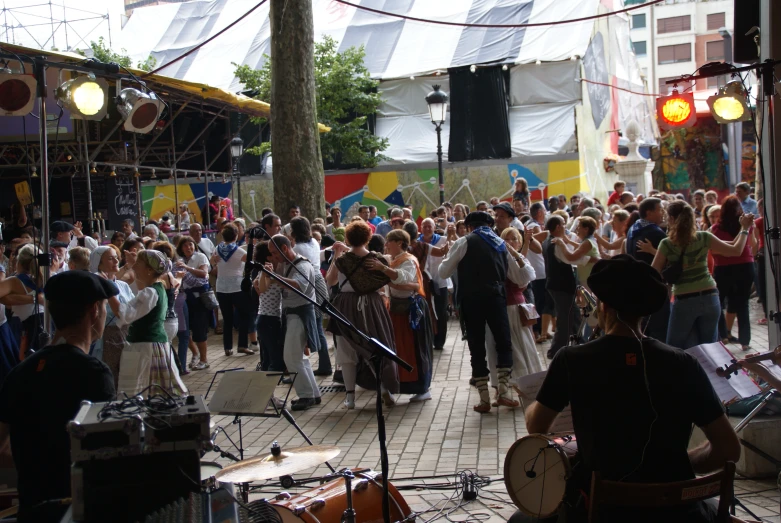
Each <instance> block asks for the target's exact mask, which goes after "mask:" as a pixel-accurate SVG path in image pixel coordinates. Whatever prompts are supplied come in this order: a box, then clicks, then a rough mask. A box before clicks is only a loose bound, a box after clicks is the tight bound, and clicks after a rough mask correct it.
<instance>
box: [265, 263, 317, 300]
mask: <svg viewBox="0 0 781 523" xmlns="http://www.w3.org/2000/svg"><path fill="white" fill-rule="evenodd" d="M294 261H295V260H294ZM291 265H293V263H292V262H287V263H283V264H282V265H281V266H279V267H278V268H277V274H281V275H282V276H284V277H285V278H288V279H291V280H295V281H296V283H298V290H300V291H301V292H302V293H304V294H305V295H306V296H308V297H309V298H311V299H314V298H315V269H314V267H312V264H311V263H310V262H309V261H308V260H303V261H300V262H298V263H297V264H296V267H295V268H294V267H291ZM296 268H297V269H298V271H296ZM299 271H300V274H299ZM273 285H280V284H279V283H274V284H273ZM308 303H309V302H308V301H307V300H305V299H304V298H302V297H301V296H299V295H298V293H295V292H293V291H291V290H290V289H288V288H287V287H283V288H282V307H283V308H285V307H300V306H301V305H306V304H308Z"/></svg>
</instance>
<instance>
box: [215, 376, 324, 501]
mask: <svg viewBox="0 0 781 523" xmlns="http://www.w3.org/2000/svg"><path fill="white" fill-rule="evenodd" d="M290 375H291V376H292V377H293V380H292V382H291V383H290V385H288V390H287V394H286V395H285V399H284V400H283V401H282V406H281V407H279V406H277V404H276V402H275V401H273V400H272V397H273V395H274V391H275V390H276V388H277V387H278V386H279V385H280V384H282V378H283V377H284V374H283V373H281V372H262V371H261V372H255V371H248V372H242V371H238V370H236V371H233V372H226V373H225V375H224V376H223V377H222V379H221V380H220V383H219V384H218V385H217V390H216V391H215V393H214V396H212V400H211V401H210V402H209V411H210V412H212V413H214V414H222V415H232V416H235V418H234V420H233V423H234V424H236V425H238V426H239V443H238V445H237V444H236V443H235V442H234V441H233V439H231V437H230V436H229V435H228V434H227V433H226V432H225V429H224V428H223V427H219V426H218V427H217V430H215V431H214V432H213V433H212V440H214V438H215V437H216V436H217V434H218V433H219V432H223V433H224V434H225V436H226V437H227V438H228V441H230V443H231V444H232V445H233V447H234V448H235V449H236V450H238V452H239V459H238V460H236V459H235V456H231V455H230V453H226V452H223V451H222V450H221V449H219V447H215V450H216V451H217V452H220V454H221V455H222V456H224V457H228V458H231V459H233V460H234V461H240V460H243V459H244V435H243V432H242V423H241V420H242V417H243V416H249V417H253V418H280V417H284V418H285V419H286V420H287V421H288V423H290V424H291V425H292V426H293V427H295V429H296V430H297V431H298V433H299V434H301V436H302V437H303V438H304V440H305V441H306V442H307V443H308V444H309V445H313V443H312V440H311V439H309V437H308V436H307V435H306V434H305V433H304V431H303V429H302V428H301V427H300V426H299V425H298V423H296V420H295V418H293V415H292V414H290V412H288V410H287V409H286V408H285V406H286V405H287V400H288V398H289V397H290V391H291V390H292V388H293V383H294V382H295V380H296V377H297V375H296V373H291V374H290ZM325 464H326V465H327V466H328V468H329V469H331V472H336V469H334V467H332V466H331V464H330V463H328V462H327V461H326V463H325ZM242 493H243V494H244V495H245V497H246V495H247V491H246V489H244V490H243V492H242ZM245 501H246V500H245Z"/></svg>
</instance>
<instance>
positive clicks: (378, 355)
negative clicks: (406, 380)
mask: <svg viewBox="0 0 781 523" xmlns="http://www.w3.org/2000/svg"><path fill="white" fill-rule="evenodd" d="M260 230H263V229H262V228H260ZM263 232H264V233H265V230H263ZM266 236H268V233H266ZM269 243H272V244H273V245H274V247H275V248H276V249H277V251H278V252H279V253H280V254H281V255H282V257H283V258H285V259H286V260H287V257H286V256H285V255H284V254H283V253H282V250H281V249H280V248H279V246H278V245H277V244H276V242H274V240H273V239H272V238H271V237H270V236H269ZM288 263H290V261H289V260H288ZM291 265H292V264H291ZM256 266H257V267H258V268H259V269H260V270H261V271H262V272H264V273H266V274H267V275H269V276H270V277H271V278H272V279H273V280H275V281H276V282H277V283H279V284H280V285H282V286H284V287H286V288H287V289H290V290H291V291H293V292H294V293H296V294H298V295H299V296H301V297H302V298H304V299H305V300H306V301H308V302H309V303H311V304H312V305H314V306H315V307H317V308H319V309H320V310H321V311H322V312H323V313H325V314H328V315H330V316H331V318H333V319H335V320H336V321H337V322H339V324H340V325H341V326H342V327H343V328H344V329H346V330H347V331H349V332H350V333H351V334H352V336H353V338H351V339H352V341H354V342H356V343H360V344H362V345H363V346H364V347H367V348H368V349H369V350H370V351H371V352H372V354H373V356H372V360H373V363H374V372H375V375H376V378H377V439H378V440H379V442H380V470H381V472H382V518H383V520H384V522H385V523H391V519H390V503H389V497H388V448H387V446H386V441H385V440H386V436H385V417H384V416H383V414H382V393H381V391H380V382H381V377H382V364H383V363H384V361H385V360H390V361H392V362H395V363H396V365H398V366H399V367H401V368H403V369H404V370H406V371H408V372H410V371H412V365H410V364H409V363H407V362H406V361H404V360H403V359H401V358H399V357H398V356H397V355H396V353H395V352H393V351H392V350H391V349H389V348H388V347H386V346H385V345H383V344H382V342H380V341H379V340H378V339H376V338H372V337H371V336H369V335H368V334H366V333H364V332H362V331H361V330H360V329H358V328H357V327H356V326H355V325H353V324H352V323H351V322H350V321H349V320H348V319H347V318H345V317H344V316H343V315H342V313H341V312H340V311H339V310H338V309H336V307H334V306H333V305H332V304H331V302H329V301H328V299H326V298H325V297H323V298H322V303H320V304H318V303H317V300H315V299H312V298H310V297H309V296H307V295H306V294H304V293H303V292H301V291H300V290H298V289H297V288H295V287H294V286H292V285H290V284H289V283H288V282H286V281H285V280H283V279H282V278H280V276H279V275H277V274H276V273H274V272H272V271H269V270H268V269H266V268H265V267H263V266H262V265H260V264H256ZM293 268H294V269H295V270H296V271H297V272H298V273H299V274H301V275H302V276H304V275H303V273H301V272H300V271H299V270H298V267H296V266H295V265H293ZM310 283H312V285H313V286H314V282H310Z"/></svg>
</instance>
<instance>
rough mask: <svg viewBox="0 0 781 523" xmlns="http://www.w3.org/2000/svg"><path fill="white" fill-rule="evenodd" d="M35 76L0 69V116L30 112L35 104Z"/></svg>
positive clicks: (22, 114)
mask: <svg viewBox="0 0 781 523" xmlns="http://www.w3.org/2000/svg"><path fill="white" fill-rule="evenodd" d="M37 85H38V84H37V82H36V81H35V78H33V77H32V76H31V75H26V74H14V73H12V72H11V70H10V69H0V116H24V115H26V114H30V111H32V110H33V105H34V104H35V89H36V87H37Z"/></svg>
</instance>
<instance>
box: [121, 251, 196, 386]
mask: <svg viewBox="0 0 781 523" xmlns="http://www.w3.org/2000/svg"><path fill="white" fill-rule="evenodd" d="M134 270H135V273H136V283H137V285H138V288H139V291H138V295H136V297H135V298H133V299H132V300H131V301H130V302H128V303H121V302H120V301H119V299H117V297H116V296H115V297H113V298H111V299H110V300H109V304H110V306H111V310H112V311H113V312H114V314H115V315H116V316H117V317H118V321H119V325H120V326H122V325H129V328H128V334H127V342H128V345H126V346H125V348H124V350H123V351H122V359H121V361H120V364H119V369H120V370H119V387H118V388H117V391H118V392H125V393H127V394H128V395H132V394H139V393H141V392H142V391H146V394H147V395H148V396H151V395H154V394H159V393H160V390H159V389H163V390H164V391H165V392H167V393H169V394H171V395H173V396H183V395H185V394H187V387H186V386H185V385H184V383H183V382H182V380H181V378H180V377H179V371H178V370H177V368H176V362H174V354H173V351H172V350H171V345H170V344H169V343H168V335H166V333H165V317H166V313H167V311H168V296H167V295H166V292H165V287H164V286H163V283H162V281H161V278H162V277H163V275H164V274H166V273H168V272H170V271H171V262H170V261H169V260H168V257H166V255H165V254H163V253H162V252H159V251H154V250H147V251H144V252H141V253H139V254H138V260H137V261H136V264H135V267H134ZM150 387H151V388H150ZM147 389H149V390H147Z"/></svg>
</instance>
